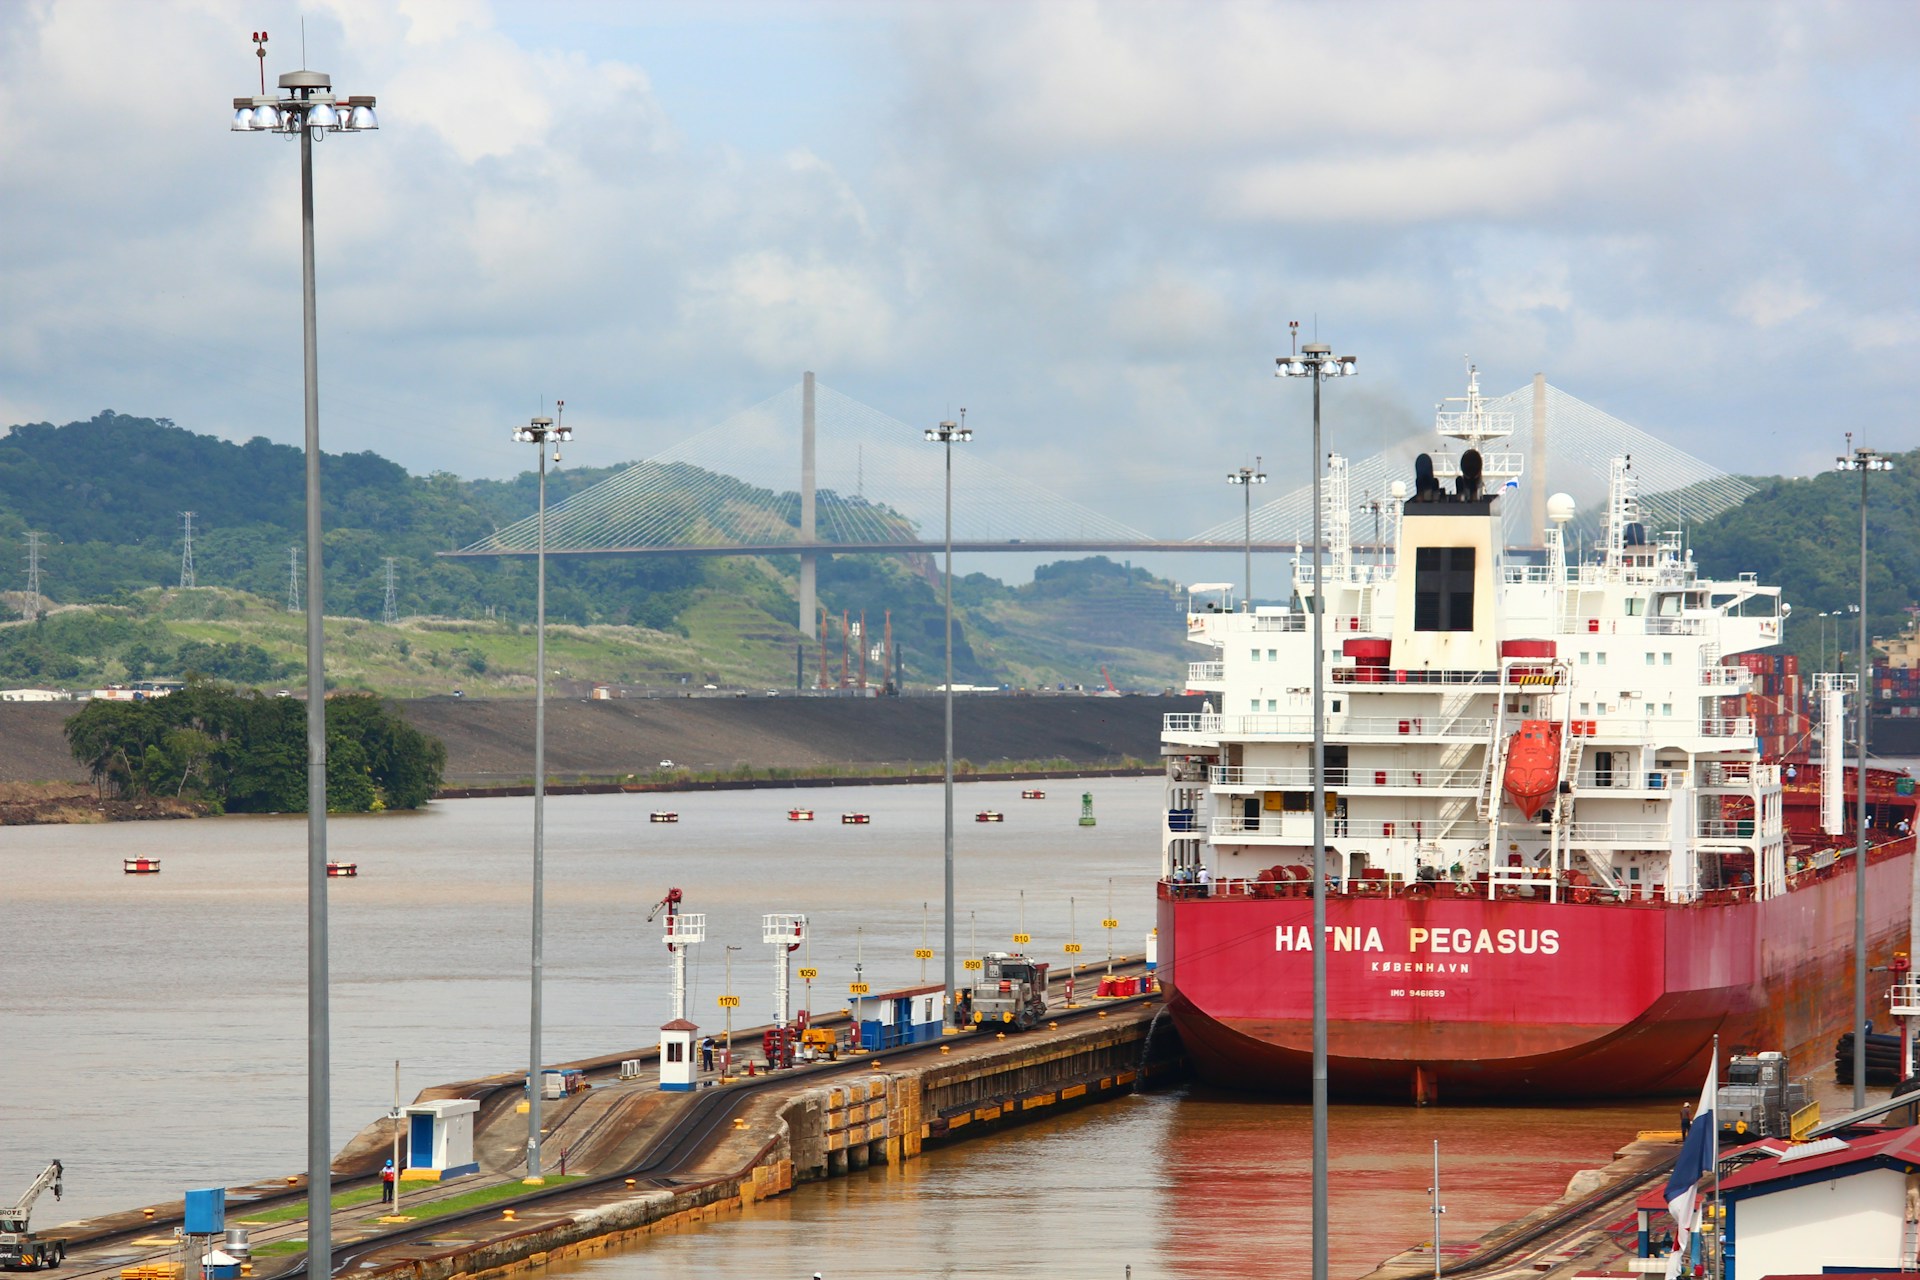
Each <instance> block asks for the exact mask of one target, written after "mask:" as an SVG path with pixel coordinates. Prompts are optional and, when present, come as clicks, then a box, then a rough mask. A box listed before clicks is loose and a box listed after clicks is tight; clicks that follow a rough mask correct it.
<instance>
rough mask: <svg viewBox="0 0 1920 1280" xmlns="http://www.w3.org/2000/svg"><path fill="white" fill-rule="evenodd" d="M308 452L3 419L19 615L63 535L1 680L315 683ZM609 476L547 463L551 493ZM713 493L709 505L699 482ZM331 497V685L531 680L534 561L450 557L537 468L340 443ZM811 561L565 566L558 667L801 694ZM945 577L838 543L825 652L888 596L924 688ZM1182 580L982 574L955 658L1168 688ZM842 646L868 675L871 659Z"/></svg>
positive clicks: (513, 500)
mask: <svg viewBox="0 0 1920 1280" xmlns="http://www.w3.org/2000/svg"><path fill="white" fill-rule="evenodd" d="M303 466H304V462H303V457H302V454H301V452H300V450H298V449H295V448H292V447H290V446H286V445H278V444H274V443H271V442H270V441H267V440H265V439H263V438H259V437H256V438H254V439H252V440H249V441H247V442H246V443H245V444H235V443H233V442H231V441H227V440H222V439H219V438H217V437H213V436H206V435H199V434H196V433H194V432H191V431H187V430H185V429H183V428H181V427H178V426H176V425H174V424H173V423H172V422H170V421H167V420H165V419H145V418H133V417H128V416H126V415H123V414H117V413H113V412H110V411H109V412H103V413H101V414H99V415H97V416H96V417H94V418H92V419H91V420H89V421H86V422H75V423H69V424H67V425H65V426H54V425H52V424H50V423H35V424H30V425H26V426H20V427H15V428H13V429H11V430H10V431H9V432H7V433H6V434H5V435H4V436H0V548H7V549H8V550H7V551H6V552H5V553H4V554H0V614H4V615H5V616H17V615H18V613H19V611H20V608H21V605H22V603H23V599H24V597H23V595H22V593H21V589H22V588H23V587H24V586H25V569H24V566H25V556H24V549H23V548H24V542H25V537H24V535H25V533H26V531H28V530H30V529H31V530H38V531H41V532H43V533H45V534H47V535H48V538H47V543H48V545H47V546H46V548H45V550H44V551H43V554H42V562H43V580H42V591H43V594H44V595H45V596H46V597H47V598H48V599H50V600H51V601H53V602H54V604H55V605H56V611H55V612H54V614H53V615H52V616H51V617H49V618H47V619H45V620H44V621H43V622H42V623H41V624H39V625H38V626H35V627H25V628H22V627H18V626H5V625H0V681H4V682H6V683H27V682H32V683H60V684H78V683H86V682H99V681H105V680H119V679H128V678H135V679H137V678H143V677H177V676H179V675H182V674H184V672H185V671H186V670H189V669H191V670H198V671H201V672H203V673H205V674H208V675H213V676H216V677H219V678H222V679H230V680H235V681H239V682H243V683H251V684H292V683H297V682H298V681H299V680H301V679H302V678H303V676H302V674H301V668H302V663H303V656H304V640H303V635H302V631H301V624H300V619H299V617H298V616H297V615H292V614H289V613H287V612H286V611H285V608H284V605H285V601H286V594H287V582H288V569H289V550H290V548H294V547H298V546H301V545H302V544H303V542H304V523H303V522H304V515H303V509H302V486H303ZM686 470H687V472H688V474H687V475H686V477H685V483H684V486H683V488H684V490H685V492H686V493H687V494H688V495H689V496H688V498H687V500H686V502H685V503H684V504H683V507H682V509H681V510H680V511H679V516H680V518H681V519H682V520H683V522H685V523H687V524H688V525H690V526H695V527H698V526H702V525H710V526H724V524H725V523H726V521H727V519H728V518H729V512H730V505H729V504H730V503H731V502H732V501H733V500H735V499H737V498H739V497H742V496H748V495H747V490H746V486H744V485H741V484H739V482H737V481H731V480H727V481H725V482H724V483H723V484H721V485H719V486H716V485H715V484H714V483H713V480H714V478H713V477H712V476H710V475H708V474H707V473H704V472H698V471H694V470H692V469H686ZM609 474H611V471H610V470H594V469H571V468H570V469H565V470H560V471H556V472H552V473H550V474H549V480H548V499H549V502H557V501H559V500H561V499H564V498H565V497H566V496H568V495H569V494H571V493H574V492H577V491H578V490H580V489H583V488H585V487H587V486H589V485H591V484H594V483H597V482H598V481H600V480H602V479H604V478H605V477H606V476H607V475H609ZM715 492H717V493H718V495H719V496H718V497H717V498H707V499H702V500H701V501H698V502H697V501H696V500H695V498H694V497H693V496H691V495H693V494H695V493H700V494H709V493H715ZM322 493H323V495H324V496H323V501H324V505H325V513H324V515H325V520H326V529H327V532H326V542H325V546H326V570H327V601H326V603H327V610H328V613H329V615H330V617H331V618H332V620H331V621H330V622H329V643H330V645H331V646H332V648H331V649H330V652H329V662H328V667H329V675H330V677H331V678H333V679H334V680H335V681H336V682H338V683H343V684H351V685H362V686H365V687H370V688H375V689H379V690H382V691H386V692H393V693H397V694H429V693H436V692H451V691H452V690H453V689H454V688H456V687H457V688H461V689H462V690H464V691H468V692H476V693H478V692H498V693H507V692H513V691H515V690H525V689H528V688H530V687H531V678H532V672H533V662H532V636H531V632H530V629H529V626H528V624H530V623H531V621H532V618H533V610H534V573H533V565H532V563H531V561H529V560H523V559H514V560H503V561H493V560H476V559H446V558H442V557H440V556H439V555H437V554H436V553H438V552H441V551H446V550H450V549H452V548H455V547H459V546H463V545H466V544H468V543H471V542H473V541H476V540H478V539H480V538H482V537H484V536H486V534H487V533H489V532H490V531H491V530H493V529H495V528H498V527H500V526H502V525H505V524H507V523H510V522H511V521H514V520H517V519H520V518H522V517H524V516H526V515H529V514H531V513H532V511H533V509H534V505H535V482H534V477H533V476H532V475H531V474H528V475H522V476H519V477H516V478H515V479H513V480H511V481H505V482H500V481H486V480H465V479H461V478H460V477H457V476H452V475H448V474H445V473H436V474H433V475H427V476H414V475H410V474H409V473H408V472H406V471H405V470H404V469H403V468H401V467H399V466H397V465H396V464H394V463H391V462H389V461H387V460H385V459H383V458H380V457H378V456H377V455H375V454H371V453H358V454H343V455H331V454H330V455H327V456H326V457H325V458H324V459H323V463H322ZM751 496H754V497H756V498H759V499H762V500H764V499H765V498H766V497H767V495H766V494H765V493H763V492H758V491H756V492H754V493H752V495H751ZM823 500H826V501H835V500H838V499H835V498H833V497H832V496H831V495H829V496H828V497H827V498H825V499H823ZM703 503H704V505H702V504H703ZM182 511H193V512H194V513H195V515H194V560H195V570H196V580H197V582H198V583H199V584H200V586H199V587H198V588H197V589H195V590H190V591H180V590H177V589H170V588H168V587H167V585H166V584H170V583H175V582H177V581H178V580H179V571H180V535H181V520H180V513H181V512H182ZM793 514H794V518H796V519H797V512H796V513H793ZM389 557H391V558H392V559H393V560H394V561H395V571H396V572H395V576H396V583H397V606H398V608H397V611H398V614H399V616H400V618H401V620H402V621H401V623H400V624H399V625H398V626H394V627H386V626H382V625H380V624H379V623H378V622H377V621H376V620H377V619H379V618H380V617H381V615H382V607H383V603H384V594H385V564H384V562H385V560H386V559H387V558H389ZM797 572H798V561H797V558H795V557H772V558H760V559H728V558H712V559H698V558H692V557H687V558H677V557H660V556H650V557H633V558H627V559H618V558H604V559H602V558H592V559H588V558H581V557H561V558H557V559H555V560H551V561H549V564H548V595H547V608H548V618H549V621H550V623H552V624H554V629H553V630H552V631H551V632H550V635H549V647H550V649H551V650H552V651H553V652H552V653H550V655H549V656H550V657H552V658H553V659H554V666H555V668H556V669H560V670H563V671H564V673H565V676H564V677H563V678H571V679H574V680H578V681H582V682H589V683H591V682H601V681H605V682H617V683H624V684H676V683H678V682H679V681H681V680H682V679H685V680H687V681H689V682H694V683H708V682H711V683H716V684H732V685H739V686H747V687H751V686H764V687H766V688H791V687H792V684H793V671H794V654H795V647H796V646H797V645H799V644H800V643H801V637H800V634H799V632H798V631H797V629H796V628H795V627H794V625H793V620H794V617H795V614H796V608H797V606H796V604H795V600H796V585H795V576H796V574H797ZM938 585H939V578H938V574H937V571H936V568H935V566H934V565H933V564H932V563H931V562H929V561H927V560H925V559H924V558H901V557H868V556H845V557H833V558H829V559H823V560H822V561H821V563H820V568H819V589H820V602H821V605H822V607H823V608H824V609H825V610H826V612H827V613H828V614H829V615H830V619H831V621H830V628H829V629H830V632H831V634H832V635H833V637H834V639H832V640H831V641H830V642H829V644H828V646H827V647H828V650H829V655H828V656H829V660H830V661H829V666H830V668H831V670H832V671H833V672H834V673H835V674H837V673H838V670H839V665H840V653H841V643H840V640H839V638H838V637H839V624H840V618H841V617H842V615H845V616H846V617H847V618H848V619H849V620H851V621H856V622H857V621H858V620H859V619H860V617H861V614H862V612H863V611H864V612H865V614H866V620H867V625H868V628H869V635H870V636H871V637H872V638H873V641H874V643H878V642H879V640H880V638H881V637H882V636H883V634H884V632H885V629H886V625H887V615H888V614H889V612H890V613H891V615H892V632H893V635H894V637H895V639H896V640H897V642H898V645H899V648H900V650H901V652H902V654H903V665H904V668H905V671H906V675H907V679H908V682H909V684H920V685H924V684H927V683H930V682H933V681H937V680H938V679H939V678H940V672H941V658H942V643H943V641H942V635H943V632H942V621H941V617H942V615H941V601H940V595H939V590H938ZM1177 591H1178V588H1177V587H1176V586H1175V585H1174V584H1172V583H1167V582H1161V581H1158V580H1156V579H1154V578H1152V577H1151V575H1148V574H1146V573H1144V572H1143V571H1140V570H1130V569H1125V568H1122V567H1121V566H1119V565H1117V564H1114V563H1113V562H1111V561H1108V560H1105V559H1104V558H1095V559H1092V560H1087V561H1080V562H1073V563H1068V564H1060V565H1051V566H1046V567H1044V568H1043V569H1042V570H1041V571H1040V573H1039V574H1038V576H1037V577H1036V579H1035V581H1034V582H1032V583H1028V584H1025V585H1023V586H1020V587H1009V586H1007V585H1006V584H1004V583H1001V582H999V581H997V580H996V579H993V578H989V577H986V576H985V575H978V574H976V575H973V576H970V577H968V578H966V579H964V580H961V581H959V582H957V583H956V589H955V611H956V634H955V660H954V665H955V674H956V676H957V678H959V679H961V680H966V681H971V682H975V683H1013V684H1024V685H1032V684H1041V683H1045V684H1053V683H1061V682H1066V683H1078V684H1086V685H1090V686H1091V685H1094V684H1096V683H1098V682H1099V680H1100V668H1101V666H1102V665H1105V666H1106V667H1107V668H1108V669H1109V670H1110V671H1111V673H1112V675H1113V678H1114V680H1115V681H1116V682H1117V683H1119V684H1121V685H1122V686H1123V687H1133V688H1148V689H1154V690H1158V689H1161V688H1165V687H1167V686H1169V685H1173V684H1176V683H1178V682H1179V680H1180V677H1181V675H1182V673H1183V671H1184V664H1185V662H1186V661H1187V660H1188V657H1189V655H1188V654H1187V653H1186V652H1185V648H1186V646H1185V641H1184V636H1185V630H1184V627H1183V626H1182V624H1181V622H1180V618H1179V616H1178V608H1177V604H1176V599H1177ZM68 606H87V607H86V608H84V609H75V608H71V607H68ZM806 665H807V669H808V671H809V673H812V672H814V671H816V670H817V668H818V650H817V648H816V647H815V646H813V645H809V646H808V650H807V655H806ZM848 665H849V667H850V668H852V669H857V667H858V657H857V652H856V653H855V654H853V655H852V656H851V657H850V660H849V664H848ZM880 666H881V664H880V663H879V662H878V661H877V660H876V661H875V662H873V663H871V664H870V666H869V676H870V679H872V680H874V681H878V680H879V679H881V678H882V676H881V672H880Z"/></svg>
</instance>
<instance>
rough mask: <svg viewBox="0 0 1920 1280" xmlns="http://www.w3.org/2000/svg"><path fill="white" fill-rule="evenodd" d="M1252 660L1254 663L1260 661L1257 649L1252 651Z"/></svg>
mask: <svg viewBox="0 0 1920 1280" xmlns="http://www.w3.org/2000/svg"><path fill="white" fill-rule="evenodd" d="M1253 660H1254V661H1255V662H1258V661H1260V651H1259V650H1258V649H1255V650H1254V651H1253Z"/></svg>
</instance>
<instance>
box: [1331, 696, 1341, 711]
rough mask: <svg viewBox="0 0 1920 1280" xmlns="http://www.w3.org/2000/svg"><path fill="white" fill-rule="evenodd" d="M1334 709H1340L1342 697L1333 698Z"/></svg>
mask: <svg viewBox="0 0 1920 1280" xmlns="http://www.w3.org/2000/svg"><path fill="white" fill-rule="evenodd" d="M1333 709H1334V710H1335V711H1338V710H1339V709H1340V699H1338V698H1335V699H1334V700H1333Z"/></svg>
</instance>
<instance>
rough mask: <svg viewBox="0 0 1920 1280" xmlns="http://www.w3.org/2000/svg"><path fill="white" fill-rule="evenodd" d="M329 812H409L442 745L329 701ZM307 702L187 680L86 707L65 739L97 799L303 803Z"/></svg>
mask: <svg viewBox="0 0 1920 1280" xmlns="http://www.w3.org/2000/svg"><path fill="white" fill-rule="evenodd" d="M327 721H328V723H327V807H328V808H329V809H333V810H338V811H341V812H348V813H364V812H366V811H368V810H370V809H375V808H387V809H413V808H418V807H419V806H420V805H423V804H425V803H426V802H427V801H428V800H429V799H431V798H432V796H433V793H434V791H435V790H437V789H438V788H439V786H440V779H441V774H442V771H443V770H444V768H445V766H446V758H447V754H446V746H445V745H444V744H443V743H441V742H440V741H439V740H437V739H434V738H429V737H427V736H426V735H425V734H422V733H421V732H420V731H419V730H417V729H415V728H414V727H413V726H411V725H409V724H408V723H407V722H406V721H405V720H403V719H401V718H400V716H399V715H398V714H397V713H396V712H394V711H393V710H392V708H390V707H388V706H387V705H386V704H385V703H383V702H381V701H380V700H379V699H378V698H375V697H372V696H370V695H366V694H349V695H345V696H342V697H339V698H335V699H332V700H330V701H329V702H328V704H327ZM306 731H307V715H306V706H305V704H304V703H300V702H296V701H294V700H292V699H290V698H272V697H267V696H266V695H264V694H262V693H260V692H259V691H257V690H246V691H236V690H234V689H232V688H229V687H227V686H224V685H219V684H215V683H213V682H211V681H208V680H198V679H197V680H193V681H190V682H189V683H188V685H187V687H186V688H184V689H182V690H181V691H180V692H178V693H175V694H173V695H172V696H171V697H165V698H155V699H150V700H148V701H144V702H109V701H104V700H101V701H94V702H90V703H88V704H87V705H86V706H85V707H84V708H82V709H81V711H80V713H79V714H78V715H76V716H74V717H73V719H71V720H69V721H68V722H67V743H68V746H69V747H70V748H71V749H72V751H73V754H74V758H75V759H76V760H78V761H80V762H81V763H82V764H85V765H86V766H87V769H88V771H89V772H90V773H91V775H92V776H93V779H94V783H95V785H96V786H97V787H99V788H100V790H101V792H102V794H108V793H111V794H114V795H126V796H155V795H172V796H183V795H192V796H194V797H196V798H198V799H201V800H203V801H205V802H206V803H208V804H210V805H213V806H214V807H216V808H220V809H224V810H226V811H228V812H234V813H299V812H303V811H304V810H305V809H306V807H307V779H306V773H307V744H306Z"/></svg>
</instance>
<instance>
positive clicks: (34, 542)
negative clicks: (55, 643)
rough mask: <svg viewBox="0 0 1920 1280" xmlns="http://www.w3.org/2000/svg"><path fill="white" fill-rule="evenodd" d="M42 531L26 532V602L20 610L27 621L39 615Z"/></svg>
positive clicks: (44, 535) (43, 535)
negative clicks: (24, 606)
mask: <svg viewBox="0 0 1920 1280" xmlns="http://www.w3.org/2000/svg"><path fill="white" fill-rule="evenodd" d="M46 536H47V535H46V534H44V533H34V532H29V533H28V534H27V604H26V608H25V609H23V610H21V612H22V614H23V615H24V616H25V618H26V619H27V621H28V622H32V621H34V620H36V619H37V618H39V616H40V539H42V538H44V537H46Z"/></svg>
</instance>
